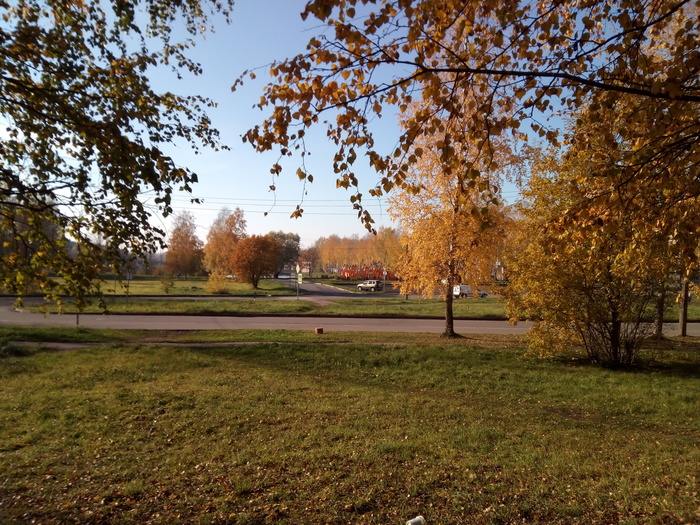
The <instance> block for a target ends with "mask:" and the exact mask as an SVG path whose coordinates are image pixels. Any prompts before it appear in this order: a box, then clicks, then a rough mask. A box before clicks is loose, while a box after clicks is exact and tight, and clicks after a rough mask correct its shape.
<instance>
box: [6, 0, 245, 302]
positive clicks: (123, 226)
mask: <svg viewBox="0 0 700 525" xmlns="http://www.w3.org/2000/svg"><path fill="white" fill-rule="evenodd" d="M231 5H232V1H231V0H225V1H224V2H219V1H216V0H214V1H208V2H199V1H196V0H184V1H180V2H170V1H165V0H137V1H134V2H123V1H121V0H115V1H113V2H108V1H104V2H75V1H73V0H13V1H11V2H4V3H3V4H2V7H1V8H0V15H1V16H2V18H1V19H0V42H1V43H0V128H1V129H0V230H1V231H2V237H3V246H2V250H3V264H2V267H1V268H0V287H2V288H4V289H6V290H8V291H10V292H12V293H16V294H23V293H24V292H26V291H27V289H28V287H29V285H30V284H31V283H34V284H37V285H38V286H39V287H40V289H42V290H43V291H44V292H45V293H47V294H48V295H56V294H70V295H73V296H76V297H78V299H79V301H82V297H83V296H84V295H85V294H86V293H89V292H94V291H96V287H97V285H96V284H95V283H94V281H93V279H94V278H95V277H96V276H97V275H98V274H99V272H100V271H101V270H102V263H103V261H104V260H107V261H108V262H113V261H116V260H118V258H119V254H120V253H123V250H124V249H126V251H127V252H128V253H130V254H131V255H132V256H134V257H143V256H144V255H145V254H146V253H148V252H150V251H155V250H156V249H158V248H162V247H163V244H162V243H163V241H162V238H163V236H164V232H163V231H161V230H160V229H159V228H157V227H154V226H153V225H152V224H151V221H150V219H151V216H152V215H153V214H155V213H160V214H162V215H168V214H170V213H171V212H172V205H171V195H172V193H173V192H175V191H179V190H185V191H189V190H190V188H191V185H192V183H194V182H196V180H197V176H196V174H195V173H193V172H191V171H190V170H188V169H186V168H183V167H180V166H179V165H178V164H177V163H176V161H175V159H172V158H170V157H169V156H167V155H166V154H165V153H164V152H163V151H162V146H163V145H164V144H168V143H171V142H173V141H183V142H185V143H188V144H189V145H191V146H193V147H195V148H197V147H198V146H200V145H202V146H206V147H214V148H216V147H219V143H218V133H217V131H216V130H215V129H213V128H212V127H211V123H210V121H209V119H208V117H207V115H206V113H205V108H206V107H208V106H211V105H212V102H211V101H209V100H207V99H204V98H202V97H199V96H179V95H176V94H173V93H170V92H164V93H160V92H157V91H156V90H155V88H154V87H153V86H152V84H151V82H150V81H149V73H150V72H151V71H153V69H154V68H157V67H168V68H172V69H173V70H174V71H176V72H178V75H179V72H180V71H188V72H190V73H193V74H198V73H199V72H200V67H199V65H198V64H197V63H195V62H193V61H191V60H190V59H188V58H187V51H188V49H189V48H190V47H191V46H192V45H193V40H192V39H193V38H194V37H195V36H196V35H197V34H199V33H202V32H205V31H207V30H208V27H207V19H208V16H209V15H210V14H212V13H214V12H221V13H223V15H224V17H225V18H227V17H228V9H229V8H230V7H231ZM174 27H177V28H178V30H180V29H181V30H182V31H183V32H184V34H185V35H187V40H184V41H176V40H175V37H174V35H175V32H174V30H173V28H174ZM147 201H150V203H151V204H150V205H149V204H147ZM47 224H48V225H51V228H50V230H51V231H52V232H53V233H52V234H51V235H47V233H46V232H47ZM97 239H101V243H98V242H97ZM70 245H75V246H77V248H76V249H74V250H73V254H72V255H71V254H70V253H69V250H68V247H69V246H70ZM49 272H54V273H55V274H57V275H59V276H61V277H64V278H65V285H61V286H59V285H57V284H56V282H54V281H53V280H51V279H50V278H49V277H48V275H49Z"/></svg>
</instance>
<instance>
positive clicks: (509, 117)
mask: <svg viewBox="0 0 700 525" xmlns="http://www.w3.org/2000/svg"><path fill="white" fill-rule="evenodd" d="M302 17H303V18H305V19H308V18H316V19H317V20H318V21H319V22H321V24H322V27H323V26H325V27H326V31H324V32H322V31H320V30H319V33H320V34H319V35H318V36H315V37H313V38H311V40H310V41H309V44H308V51H307V52H306V53H304V54H301V55H298V56H295V57H291V58H288V59H286V60H282V61H280V62H276V63H274V64H273V65H272V66H271V69H270V72H271V75H272V76H273V80H272V82H271V83H270V84H269V85H268V86H267V88H266V90H265V92H264V94H263V97H262V100H261V102H260V104H259V107H260V108H261V109H263V110H268V111H269V113H268V116H267V118H266V119H265V120H264V121H263V122H261V124H260V125H258V126H256V127H254V128H253V129H251V130H250V131H249V132H248V133H247V134H246V136H245V139H246V140H247V141H248V142H250V143H251V144H252V145H253V147H255V148H256V149H257V150H258V151H267V150H277V151H279V152H280V153H281V155H283V156H284V155H293V154H295V153H298V154H301V155H307V154H308V153H309V152H308V151H307V148H306V146H307V144H306V142H305V136H306V132H307V129H308V128H309V127H310V126H316V125H320V126H325V129H326V133H327V135H328V138H329V140H330V141H332V142H333V143H334V144H335V146H336V155H335V158H334V164H333V168H334V172H335V175H336V177H337V184H338V185H339V186H342V187H345V188H352V189H354V190H355V191H354V194H353V195H352V197H351V200H352V202H353V206H354V207H355V209H357V212H358V215H359V216H360V218H361V219H362V220H363V221H364V222H365V224H366V225H367V227H368V228H372V218H371V216H370V214H369V213H368V212H367V211H366V210H365V209H364V208H363V206H362V197H363V190H362V189H361V188H360V180H359V179H360V175H359V174H360V173H362V172H364V171H365V170H366V166H367V164H368V165H369V166H370V167H371V168H373V169H374V170H376V172H378V173H379V175H380V179H379V183H378V184H376V185H374V186H372V187H371V189H370V191H369V193H370V195H381V194H384V193H386V192H387V191H389V190H391V189H392V188H397V187H398V188H400V189H402V190H403V191H410V190H411V189H412V188H411V185H410V183H409V182H408V181H407V177H408V175H409V174H410V172H411V171H410V170H411V166H412V165H414V164H416V163H417V162H418V161H419V159H420V155H419V154H418V150H417V149H416V148H415V147H414V145H415V143H416V141H417V140H419V138H420V137H426V136H435V135H439V134H440V133H442V132H443V131H444V125H445V119H444V117H445V115H449V116H450V118H452V119H454V120H456V121H459V122H461V123H462V124H461V125H462V129H461V132H460V133H459V134H458V135H454V136H453V138H454V140H453V141H448V142H443V143H442V144H441V145H439V146H437V145H436V147H438V148H439V150H440V152H441V153H442V158H443V159H448V158H449V156H450V150H451V148H452V147H453V145H454V144H455V143H461V142H463V139H464V140H470V141H472V142H473V143H474V145H475V147H476V148H477V149H478V150H479V151H481V158H480V159H479V160H480V161H481V160H483V159H486V160H487V161H488V159H489V157H490V156H491V155H492V154H493V149H492V148H491V147H490V146H491V144H492V143H493V141H494V139H495V138H497V137H499V136H513V137H518V138H520V139H522V140H525V139H526V138H527V135H528V134H529V135H532V134H535V135H537V136H539V137H541V138H542V139H544V140H546V141H549V143H551V144H553V145H557V144H558V143H559V141H560V140H563V137H562V136H561V134H560V133H559V132H558V129H557V124H556V120H555V121H549V120H548V119H549V118H550V117H553V116H556V115H575V114H577V113H578V111H579V109H580V108H581V107H583V106H587V107H588V111H589V114H590V118H591V119H596V120H597V121H599V122H608V121H609V119H615V120H616V121H617V122H619V123H620V124H623V123H624V126H623V125H620V126H615V128H616V131H617V132H621V133H623V134H624V135H625V136H624V137H623V138H624V140H625V141H626V142H627V143H629V144H633V145H634V146H633V147H634V149H635V152H634V154H631V155H629V156H627V157H620V159H619V162H620V163H619V165H618V166H617V167H616V170H617V173H620V174H621V175H622V176H621V177H619V178H618V179H617V182H616V183H617V185H618V186H620V185H627V184H633V185H634V188H635V189H636V190H637V191H636V192H635V191H624V192H622V194H623V195H625V196H629V198H625V199H620V198H618V197H617V196H616V193H615V192H611V193H607V194H601V195H599V198H598V200H597V203H591V201H590V200H587V201H584V202H582V203H575V205H572V208H571V209H570V210H569V214H570V216H571V217H572V219H577V218H580V217H581V216H580V215H579V214H578V212H579V211H581V212H582V213H583V210H584V209H585V208H586V206H588V204H591V205H593V206H596V207H597V205H598V204H603V205H605V206H607V207H608V208H610V209H611V210H612V208H616V211H611V213H613V214H616V213H619V212H620V211H621V210H625V209H628V213H629V212H631V211H634V212H639V214H640V216H642V217H643V216H644V215H645V214H646V213H647V212H648V211H649V207H652V208H653V209H654V212H655V216H654V222H655V223H656V224H659V225H662V226H663V225H668V224H670V223H672V222H673V221H674V220H675V218H676V216H677V214H678V213H679V212H677V211H676V209H675V207H674V202H676V201H678V200H679V199H681V200H685V199H693V198H697V197H698V196H699V195H700V187H699V186H698V183H697V177H695V175H694V174H695V173H696V171H697V169H696V168H695V169H693V166H697V165H698V162H700V141H698V137H699V135H700V119H699V118H698V108H699V105H700V92H699V91H698V89H699V86H700V49H699V46H698V39H699V35H700V16H698V5H697V3H696V2H694V1H692V0H622V1H619V2H607V1H603V0H571V1H566V2H551V1H549V0H535V1H530V0H514V1H510V2H504V1H502V0H485V1H479V2H475V1H469V0H425V1H422V2H414V1H412V0H377V1H375V2H369V3H368V2H365V1H364V0H310V1H308V2H307V4H306V7H305V9H304V11H303V13H302ZM234 87H235V86H234ZM417 99H421V100H424V101H426V102H427V104H425V105H424V106H423V109H422V110H420V111H414V112H410V115H409V116H408V118H407V119H406V121H405V126H404V131H403V132H402V133H401V134H400V136H399V137H398V140H397V144H396V147H395V148H392V150H391V151H383V150H380V148H379V144H380V142H378V141H377V140H375V139H376V134H375V131H374V128H373V125H374V123H375V122H376V121H377V119H378V118H380V117H383V116H385V115H387V114H390V115H391V114H392V113H395V112H397V111H398V112H400V113H402V114H404V115H405V114H407V113H406V112H407V109H408V108H409V107H410V104H411V103H412V102H413V101H415V100H417ZM621 102H623V103H624V104H625V106H626V109H627V111H625V112H623V111H619V112H614V113H613V114H611V109H612V108H614V107H616V106H617V105H618V104H620V103H621ZM635 136H636V137H637V139H638V140H636V141H633V140H632V139H633V138H634V137H635ZM603 137H604V139H605V140H606V141H607V142H608V144H609V145H610V146H611V147H613V146H614V144H615V143H616V137H615V136H614V134H613V133H607V134H605V135H603ZM363 158H364V162H361V159H363ZM676 160H680V163H679V164H678V165H677V164H676ZM446 167H447V166H446ZM647 167H649V169H647ZM470 168H472V171H471V172H470V176H471V177H472V178H473V179H474V180H475V181H477V182H478V183H480V182H482V181H483V179H482V177H481V175H482V174H481V171H480V169H479V167H478V166H471V165H466V166H465V169H470ZM281 170H282V167H281V164H280V163H278V164H275V165H274V166H273V167H272V172H273V173H280V172H281ZM297 174H298V176H299V177H300V178H305V179H307V180H311V179H312V176H313V174H312V173H309V172H308V171H307V170H306V168H305V167H304V165H302V166H301V168H300V169H299V170H298V172H297ZM607 175H608V174H607V173H605V174H601V176H603V177H606V176H607ZM664 188H667V189H670V190H671V191H668V192H664V191H663V190H664ZM483 191H484V192H485V193H486V194H487V195H489V194H490V193H493V191H492V188H490V187H488V186H485V187H484V188H483ZM635 194H638V195H639V196H640V197H641V198H639V199H638V198H636V197H634V195H635ZM658 198H661V199H662V203H663V204H662V205H660V204H659V203H658V202H657V199H658ZM640 223H643V221H640Z"/></svg>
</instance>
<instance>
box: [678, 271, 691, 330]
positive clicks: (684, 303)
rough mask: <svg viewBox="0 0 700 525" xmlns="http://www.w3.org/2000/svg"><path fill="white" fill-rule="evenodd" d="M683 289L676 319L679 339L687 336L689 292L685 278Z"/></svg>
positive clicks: (688, 283)
mask: <svg viewBox="0 0 700 525" xmlns="http://www.w3.org/2000/svg"><path fill="white" fill-rule="evenodd" d="M682 286H683V287H682V288H681V308H680V310H681V311H680V315H679V317H678V328H679V331H680V333H681V337H685V336H687V335H688V295H689V291H690V281H689V280H688V278H687V277H684V278H683V285H682Z"/></svg>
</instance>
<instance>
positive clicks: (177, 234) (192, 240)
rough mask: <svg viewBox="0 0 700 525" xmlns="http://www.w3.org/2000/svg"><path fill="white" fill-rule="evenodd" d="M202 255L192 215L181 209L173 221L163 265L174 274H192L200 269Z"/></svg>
mask: <svg viewBox="0 0 700 525" xmlns="http://www.w3.org/2000/svg"><path fill="white" fill-rule="evenodd" d="M202 255H203V254H202V241H201V240H199V237H197V225H196V224H195V221H194V216H193V215H192V214H191V213H190V212H188V211H183V212H181V213H179V214H178V215H176V216H175V219H174V221H173V228H172V231H171V232H170V237H169V239H168V252H167V254H166V256H165V266H166V267H167V268H168V271H169V272H170V273H173V274H176V275H184V276H185V277H187V276H188V275H194V274H196V273H198V272H199V271H200V270H201V269H202Z"/></svg>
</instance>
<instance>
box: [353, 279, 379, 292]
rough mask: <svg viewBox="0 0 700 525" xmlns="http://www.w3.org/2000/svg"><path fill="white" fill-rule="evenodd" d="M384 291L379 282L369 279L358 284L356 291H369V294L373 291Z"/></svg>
mask: <svg viewBox="0 0 700 525" xmlns="http://www.w3.org/2000/svg"><path fill="white" fill-rule="evenodd" d="M383 289H384V283H383V282H381V281H376V280H374V279H371V280H369V281H365V282H363V283H360V284H358V285H357V291H359V292H362V291H366V290H369V291H370V292H374V291H375V290H383Z"/></svg>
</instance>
